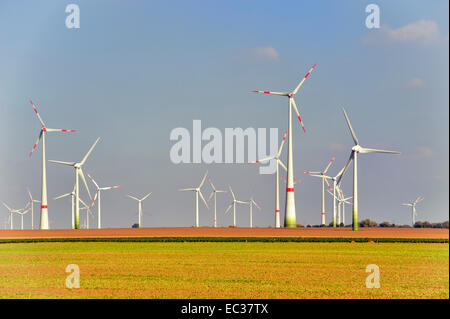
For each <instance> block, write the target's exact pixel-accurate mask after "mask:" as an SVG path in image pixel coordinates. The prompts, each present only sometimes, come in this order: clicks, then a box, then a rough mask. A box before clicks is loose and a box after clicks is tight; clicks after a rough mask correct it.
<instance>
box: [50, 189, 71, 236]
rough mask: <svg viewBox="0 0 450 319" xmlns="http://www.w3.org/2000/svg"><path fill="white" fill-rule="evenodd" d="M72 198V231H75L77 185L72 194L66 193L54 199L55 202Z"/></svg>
mask: <svg viewBox="0 0 450 319" xmlns="http://www.w3.org/2000/svg"><path fill="white" fill-rule="evenodd" d="M67 196H70V197H71V199H72V229H75V185H73V190H72V192H70V193H66V194H63V195H60V196H57V197H55V198H53V199H54V200H57V199H60V198H64V197H67Z"/></svg>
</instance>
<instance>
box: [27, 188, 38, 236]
mask: <svg viewBox="0 0 450 319" xmlns="http://www.w3.org/2000/svg"><path fill="white" fill-rule="evenodd" d="M27 192H28V196H29V197H30V202H31V229H34V210H33V206H34V203H40V202H41V201H39V200H37V199H33V196H31V192H30V189H29V188H28V187H27Z"/></svg>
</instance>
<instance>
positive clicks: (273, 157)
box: [248, 156, 277, 164]
mask: <svg viewBox="0 0 450 319" xmlns="http://www.w3.org/2000/svg"><path fill="white" fill-rule="evenodd" d="M275 158H277V156H271V157H265V158H262V159H260V160H257V161H254V162H248V163H249V164H255V163H259V162H266V161H270V160H273V159H275Z"/></svg>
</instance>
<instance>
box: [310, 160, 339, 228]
mask: <svg viewBox="0 0 450 319" xmlns="http://www.w3.org/2000/svg"><path fill="white" fill-rule="evenodd" d="M335 159H336V156H333V158H332V159H331V160H330V162H329V163H328V165H327V166H326V167H325V169H324V170H323V171H321V172H309V171H306V172H305V174H315V175H314V176H315V177H319V176H320V178H321V179H322V213H321V214H322V225H325V183H327V185H328V188H329V187H330V184H328V181H327V178H326V177H325V174H326V173H327V171H328V169H329V168H330V166H331V164H333V161H334V160H335Z"/></svg>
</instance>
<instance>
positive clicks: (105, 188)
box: [99, 185, 120, 191]
mask: <svg viewBox="0 0 450 319" xmlns="http://www.w3.org/2000/svg"><path fill="white" fill-rule="evenodd" d="M119 187H120V185H116V186H108V187H101V188H99V189H100V190H102V191H106V190H108V189H115V188H119Z"/></svg>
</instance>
